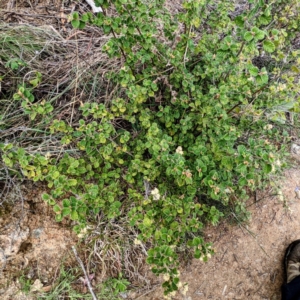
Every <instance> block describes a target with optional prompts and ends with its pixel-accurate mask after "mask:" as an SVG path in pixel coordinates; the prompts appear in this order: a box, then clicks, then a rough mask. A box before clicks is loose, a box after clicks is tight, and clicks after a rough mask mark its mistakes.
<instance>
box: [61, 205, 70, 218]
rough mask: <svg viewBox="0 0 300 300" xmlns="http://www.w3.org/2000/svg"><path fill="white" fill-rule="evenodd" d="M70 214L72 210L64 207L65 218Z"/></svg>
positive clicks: (63, 214)
mask: <svg viewBox="0 0 300 300" xmlns="http://www.w3.org/2000/svg"><path fill="white" fill-rule="evenodd" d="M70 213H71V209H70V208H67V207H64V208H63V209H62V211H61V214H62V216H63V217H65V216H68V215H69V214H70Z"/></svg>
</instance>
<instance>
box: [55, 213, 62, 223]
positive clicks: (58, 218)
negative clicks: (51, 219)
mask: <svg viewBox="0 0 300 300" xmlns="http://www.w3.org/2000/svg"><path fill="white" fill-rule="evenodd" d="M62 219H63V216H62V214H57V215H56V216H55V220H56V222H60V221H61V220H62Z"/></svg>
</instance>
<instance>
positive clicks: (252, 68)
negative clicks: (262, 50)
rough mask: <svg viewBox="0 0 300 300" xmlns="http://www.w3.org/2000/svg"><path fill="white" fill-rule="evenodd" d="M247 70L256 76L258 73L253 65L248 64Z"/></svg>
mask: <svg viewBox="0 0 300 300" xmlns="http://www.w3.org/2000/svg"><path fill="white" fill-rule="evenodd" d="M248 70H249V73H250V75H251V76H254V77H256V76H257V75H258V72H259V69H258V67H255V66H253V65H250V66H248Z"/></svg>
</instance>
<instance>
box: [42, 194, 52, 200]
mask: <svg viewBox="0 0 300 300" xmlns="http://www.w3.org/2000/svg"><path fill="white" fill-rule="evenodd" d="M42 199H43V200H45V201H48V200H50V195H48V194H46V193H44V194H42Z"/></svg>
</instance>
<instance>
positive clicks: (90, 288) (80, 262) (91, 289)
mask: <svg viewBox="0 0 300 300" xmlns="http://www.w3.org/2000/svg"><path fill="white" fill-rule="evenodd" d="M72 250H73V252H74V255H75V258H76V260H77V261H78V263H79V265H80V267H81V269H82V271H83V273H84V276H85V279H86V282H87V285H88V288H89V290H90V293H91V295H92V297H93V300H98V299H97V297H96V295H95V294H94V291H93V288H92V285H91V282H90V279H89V276H88V274H87V272H86V270H85V268H84V265H83V262H82V260H81V259H80V257H79V256H78V254H77V251H76V249H75V247H74V246H72Z"/></svg>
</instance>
